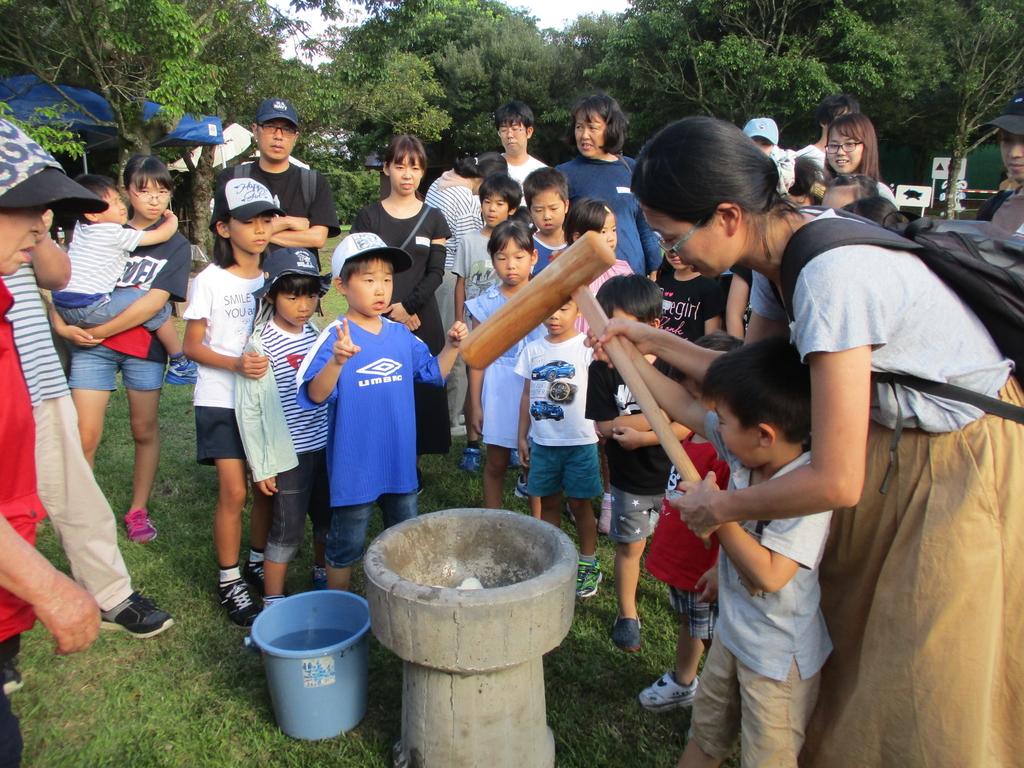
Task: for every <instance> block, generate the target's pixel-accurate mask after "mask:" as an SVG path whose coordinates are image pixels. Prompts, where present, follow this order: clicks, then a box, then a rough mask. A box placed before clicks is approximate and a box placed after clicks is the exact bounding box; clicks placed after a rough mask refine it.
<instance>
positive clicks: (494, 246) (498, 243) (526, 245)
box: [487, 219, 534, 259]
mask: <svg viewBox="0 0 1024 768" xmlns="http://www.w3.org/2000/svg"><path fill="white" fill-rule="evenodd" d="M509 243H515V244H516V245H517V246H518V247H519V248H521V249H523V250H524V251H526V252H527V253H532V252H533V250H534V245H533V235H532V234H530V228H529V227H528V226H527V225H526V224H524V223H523V222H521V221H515V220H514V219H506V220H505V221H503V222H501V224H499V225H498V226H496V227H495V228H494V230H493V231H492V232H491V238H490V240H488V241H487V253H489V254H490V255H491V258H492V259H493V258H494V256H495V254H497V253H499V252H501V251H502V250H504V248H505V246H506V245H508V244H509Z"/></svg>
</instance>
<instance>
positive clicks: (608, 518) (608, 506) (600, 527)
mask: <svg viewBox="0 0 1024 768" xmlns="http://www.w3.org/2000/svg"><path fill="white" fill-rule="evenodd" d="M611 525H612V495H611V494H610V493H606V494H605V495H604V496H603V497H601V517H599V518H598V519H597V531H598V533H608V531H609V529H610V528H611Z"/></svg>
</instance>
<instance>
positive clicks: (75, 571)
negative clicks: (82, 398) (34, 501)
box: [32, 395, 132, 610]
mask: <svg viewBox="0 0 1024 768" xmlns="http://www.w3.org/2000/svg"><path fill="white" fill-rule="evenodd" d="M32 415H33V416H34V417H35V421H36V476H37V478H38V480H37V482H38V485H39V498H40V499H41V500H42V502H43V506H44V507H45V508H46V512H47V514H48V515H49V518H50V523H51V524H52V525H53V530H54V532H55V533H56V534H57V540H58V541H59V542H60V545H61V546H62V547H63V548H64V553H65V554H66V555H67V557H68V562H70V563H71V574H72V575H73V576H74V577H75V581H77V582H78V583H79V584H81V585H82V586H83V587H84V588H85V590H86V591H87V592H89V594H91V595H92V596H93V597H94V598H96V602H97V603H99V606H100V608H101V609H102V610H109V609H110V608H113V607H114V606H115V605H117V604H118V603H120V602H122V601H123V600H125V599H126V598H127V597H128V596H129V595H130V594H131V593H132V583H131V577H129V575H128V569H127V568H126V567H125V564H124V559H123V558H122V557H121V551H120V550H119V549H118V547H117V525H116V522H115V520H114V513H113V511H112V510H111V509H110V504H109V503H108V502H107V498H106V496H104V495H103V491H101V490H100V487H99V486H98V485H97V484H96V478H95V477H93V473H92V469H91V468H90V467H89V464H88V462H87V461H86V460H85V454H83V453H82V439H81V437H80V436H79V434H78V413H77V411H75V405H74V403H73V402H72V401H71V396H70V395H65V396H64V397H57V398H53V399H50V400H43V401H42V402H41V403H39V405H37V406H36V407H35V408H33V409H32Z"/></svg>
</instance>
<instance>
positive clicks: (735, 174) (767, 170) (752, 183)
mask: <svg viewBox="0 0 1024 768" xmlns="http://www.w3.org/2000/svg"><path fill="white" fill-rule="evenodd" d="M778 186H779V171H778V168H777V167H776V165H775V163H774V161H772V159H771V158H770V157H768V155H766V154H765V153H764V152H762V151H761V150H760V149H758V147H757V145H756V144H755V143H754V142H752V141H751V140H750V138H749V137H748V136H747V135H746V134H745V133H743V131H741V130H740V129H739V128H737V127H736V126H735V125H733V124H732V123H727V122H725V121H724V120H719V119H717V118H714V117H704V116H695V117H684V118H683V119H682V120H677V121H676V122H674V123H670V124H669V125H667V126H665V127H664V128H662V129H661V130H660V131H658V133H656V134H655V135H654V138H652V139H651V140H650V141H648V142H647V144H646V145H645V146H644V148H643V149H642V150H641V151H640V155H639V157H638V158H637V161H636V168H635V169H634V170H633V185H632V189H633V194H635V195H636V196H637V199H639V201H640V202H641V203H643V204H644V205H645V206H647V207H648V208H650V209H652V210H655V211H658V212H660V213H663V214H665V215H666V216H669V217H670V218H673V219H675V220H677V221H685V222H689V223H691V224H698V225H700V224H704V223H705V222H707V221H708V220H709V219H710V218H711V217H712V216H713V215H714V213H715V210H716V209H717V208H718V206H719V205H720V204H722V203H734V204H736V205H738V206H739V207H740V208H742V209H743V210H744V211H746V212H748V213H754V214H758V213H768V212H770V211H773V210H777V209H782V210H787V211H788V210H793V209H794V208H795V206H793V204H792V203H791V202H789V201H787V200H786V199H784V198H783V197H782V196H781V195H780V194H779V192H778Z"/></svg>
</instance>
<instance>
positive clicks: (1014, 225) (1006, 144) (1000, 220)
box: [977, 91, 1024, 235]
mask: <svg viewBox="0 0 1024 768" xmlns="http://www.w3.org/2000/svg"><path fill="white" fill-rule="evenodd" d="M988 125H991V126H994V127H996V128H998V129H999V134H998V138H999V152H1000V153H1001V154H1002V156H1003V165H1005V166H1006V178H1007V180H1008V181H1010V182H1012V183H1013V184H1014V187H1013V188H1011V189H1006V190H1003V191H1002V192H1000V193H999V194H998V195H996V196H995V197H993V198H990V199H989V200H986V201H985V204H984V205H982V206H981V208H979V209H978V216H977V218H978V220H979V221H991V222H992V223H993V224H997V225H999V226H1000V227H1002V228H1003V229H1005V230H1007V231H1009V232H1015V233H1016V234H1018V235H1024V194H1022V193H1021V189H1022V188H1024V91H1018V92H1017V93H1016V94H1014V97H1013V98H1012V99H1010V103H1009V104H1007V105H1006V107H1005V108H1004V109H1003V112H1002V114H1001V115H999V117H997V118H995V119H994V120H990V121H989V122H988Z"/></svg>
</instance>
